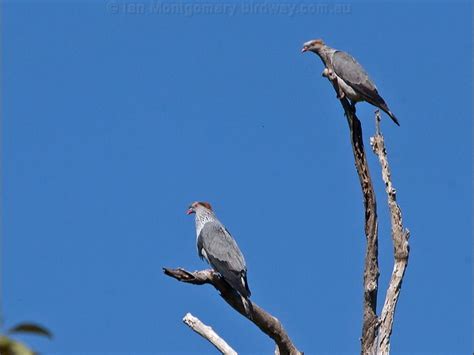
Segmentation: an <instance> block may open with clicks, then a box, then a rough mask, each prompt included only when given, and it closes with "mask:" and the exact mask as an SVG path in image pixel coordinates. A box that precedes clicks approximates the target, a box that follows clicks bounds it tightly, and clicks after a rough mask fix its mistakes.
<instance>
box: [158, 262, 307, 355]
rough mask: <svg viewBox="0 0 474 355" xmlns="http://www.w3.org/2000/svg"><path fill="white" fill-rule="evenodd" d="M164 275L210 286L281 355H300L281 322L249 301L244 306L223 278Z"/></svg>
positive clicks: (200, 274)
mask: <svg viewBox="0 0 474 355" xmlns="http://www.w3.org/2000/svg"><path fill="white" fill-rule="evenodd" d="M163 271H164V273H165V274H166V275H168V276H170V277H173V278H175V279H176V280H178V281H182V282H186V283H190V284H193V285H204V284H210V285H212V286H214V288H215V289H216V290H218V291H219V292H220V295H221V297H222V298H223V299H224V300H225V301H226V302H227V303H228V304H229V305H230V306H231V307H232V308H234V309H235V310H236V311H237V312H239V313H240V314H241V315H243V316H244V317H246V318H247V319H249V320H250V321H251V322H253V323H254V324H255V325H256V326H257V327H259V328H260V330H261V331H262V332H264V333H265V334H267V335H268V336H269V337H270V338H272V339H273V340H274V341H275V344H276V345H277V346H278V348H279V350H280V354H281V355H301V354H302V353H301V352H300V351H299V350H298V349H297V348H296V346H295V345H294V344H293V342H292V341H291V339H290V337H289V336H288V334H287V333H286V331H285V328H283V325H282V324H281V322H280V321H279V320H278V319H277V318H275V317H274V316H272V315H271V314H269V313H268V312H266V311H265V310H264V309H262V308H260V307H259V306H258V305H257V304H255V303H254V302H252V301H250V300H249V305H248V306H247V305H245V303H244V302H245V301H244V299H243V298H242V297H241V296H240V295H239V294H238V293H237V292H235V290H234V289H233V288H232V287H230V286H229V284H228V283H227V282H225V280H224V279H223V278H221V277H220V275H219V274H218V273H216V272H215V271H214V270H212V269H207V270H201V271H194V272H190V271H187V270H185V269H182V268H178V269H169V268H163Z"/></svg>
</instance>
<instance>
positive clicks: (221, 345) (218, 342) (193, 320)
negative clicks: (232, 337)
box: [183, 313, 237, 355]
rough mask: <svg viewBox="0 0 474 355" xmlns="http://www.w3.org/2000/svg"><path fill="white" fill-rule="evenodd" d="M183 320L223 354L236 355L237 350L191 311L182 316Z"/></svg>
mask: <svg viewBox="0 0 474 355" xmlns="http://www.w3.org/2000/svg"><path fill="white" fill-rule="evenodd" d="M183 322H184V323H185V324H186V325H187V326H188V327H189V328H191V329H192V330H194V331H195V332H196V333H198V334H199V335H200V336H202V337H203V338H204V339H206V340H208V341H209V342H210V343H211V344H212V345H214V346H215V347H216V348H217V350H219V351H220V352H221V353H222V354H224V355H237V352H236V351H235V350H234V349H232V348H231V347H230V345H229V344H227V343H226V341H225V340H224V339H222V338H221V337H220V336H219V335H218V334H217V333H216V332H215V331H214V329H212V328H211V327H209V326H208V325H205V324H204V323H203V322H201V321H200V320H199V318H197V317H194V316H193V315H192V314H191V313H186V315H185V316H184V318H183Z"/></svg>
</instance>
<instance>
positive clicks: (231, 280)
mask: <svg viewBox="0 0 474 355" xmlns="http://www.w3.org/2000/svg"><path fill="white" fill-rule="evenodd" d="M187 213H188V214H192V213H194V214H195V221H196V236H197V249H198V255H199V256H200V257H201V259H203V258H204V259H205V260H206V261H207V262H208V263H209V264H210V265H211V266H212V268H213V269H214V270H215V271H217V272H218V273H219V274H220V275H221V276H222V277H223V278H224V280H225V281H227V283H228V284H229V285H230V286H231V287H232V288H233V289H234V290H235V291H237V292H238V293H239V294H240V295H241V296H242V297H243V298H245V299H248V298H249V297H250V289H249V285H248V283H247V266H246V264H245V259H244V256H243V255H242V252H241V251H240V249H239V247H238V246H237V243H236V242H235V240H234V238H232V236H231V235H230V233H229V231H228V230H227V229H226V228H225V227H224V225H223V224H222V223H221V222H219V220H218V219H217V217H216V215H215V214H214V211H213V210H212V207H211V205H210V204H209V203H208V202H194V203H193V204H191V206H189V209H188V212H187Z"/></svg>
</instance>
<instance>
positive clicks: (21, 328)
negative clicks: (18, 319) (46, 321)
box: [8, 323, 53, 339]
mask: <svg viewBox="0 0 474 355" xmlns="http://www.w3.org/2000/svg"><path fill="white" fill-rule="evenodd" d="M8 333H10V334H13V333H32V334H36V335H42V336H45V337H48V338H50V339H51V338H52V337H53V334H52V333H51V332H50V331H49V330H48V329H46V328H45V327H43V326H41V325H39V324H34V323H20V324H17V325H16V326H14V327H12V328H10V329H9V330H8Z"/></svg>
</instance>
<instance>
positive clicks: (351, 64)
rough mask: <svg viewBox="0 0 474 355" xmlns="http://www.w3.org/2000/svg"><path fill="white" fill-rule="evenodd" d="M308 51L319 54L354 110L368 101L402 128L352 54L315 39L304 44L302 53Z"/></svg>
mask: <svg viewBox="0 0 474 355" xmlns="http://www.w3.org/2000/svg"><path fill="white" fill-rule="evenodd" d="M308 51H310V52H313V53H315V54H317V55H318V56H319V57H320V58H321V60H322V61H323V63H324V65H325V66H326V68H327V69H328V70H330V71H332V72H333V73H334V74H335V76H336V78H337V83H338V85H339V87H340V89H341V90H342V94H343V95H345V96H346V97H347V98H348V99H349V100H350V101H351V104H352V106H353V108H354V110H355V104H356V103H357V102H359V101H367V102H368V103H370V104H372V105H374V106H375V107H378V108H380V109H381V110H382V111H384V112H385V113H386V114H387V115H389V116H390V118H391V119H392V120H393V121H394V122H395V123H396V124H397V125H399V126H400V123H399V122H398V120H397V118H396V117H395V115H394V114H393V113H392V111H390V109H389V108H388V106H387V104H386V103H385V101H384V99H383V98H382V97H381V96H380V95H379V93H378V91H377V87H376V86H375V84H374V82H373V81H372V80H371V79H370V77H369V75H368V74H367V72H366V71H365V70H364V68H362V66H361V65H360V64H359V63H358V62H357V61H356V60H355V59H354V58H353V57H352V56H351V55H350V54H348V53H346V52H343V51H339V50H337V49H334V48H331V47H329V46H327V45H325V44H324V42H323V40H321V39H314V40H312V41H308V42H306V43H304V44H303V49H302V50H301V52H308ZM343 95H340V96H343Z"/></svg>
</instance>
